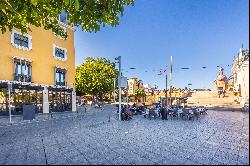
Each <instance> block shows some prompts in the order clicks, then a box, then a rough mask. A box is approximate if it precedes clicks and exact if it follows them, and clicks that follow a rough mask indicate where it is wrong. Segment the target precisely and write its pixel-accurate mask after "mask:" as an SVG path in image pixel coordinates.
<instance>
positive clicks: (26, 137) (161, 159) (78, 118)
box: [0, 106, 249, 165]
mask: <svg viewBox="0 0 250 166" xmlns="http://www.w3.org/2000/svg"><path fill="white" fill-rule="evenodd" d="M104 108H105V109H104V110H98V109H92V110H90V111H89V112H86V113H80V114H79V113H78V114H74V113H72V114H68V115H69V116H68V117H66V118H61V119H60V118H59V114H58V118H59V119H50V120H46V121H43V120H40V121H38V122H35V121H32V122H31V123H26V122H25V123H23V124H20V123H19V124H18V123H16V124H17V125H2V126H1V127H0V142H1V144H0V155H1V158H0V164H2V165H7V164H26V165H27V164H29V165H30V164H42V165H45V164H67V165H68V164H72V165H74V164H95V165H96V164H119V165H121V164H145V165H152V164H163V165H165V164H168V165H186V164H187V165H189V164H192V165H200V164H205V165H207V164H210V165H219V164H224V165H232V164H240V165H248V164H249V131H248V129H249V127H248V126H249V114H248V113H243V112H230V111H228V112H226V111H223V112H219V111H212V110H209V111H208V115H202V116H201V117H200V119H198V120H194V121H192V120H191V121H187V120H186V121H185V120H164V121H163V120H160V119H154V120H153V119H152V120H149V119H145V118H144V117H143V116H140V115H137V116H134V117H133V119H132V120H131V121H118V120H117V114H116V111H114V108H113V107H112V106H105V107H104ZM109 114H110V115H111V119H110V122H109V121H108V120H109V119H108V115H109Z"/></svg>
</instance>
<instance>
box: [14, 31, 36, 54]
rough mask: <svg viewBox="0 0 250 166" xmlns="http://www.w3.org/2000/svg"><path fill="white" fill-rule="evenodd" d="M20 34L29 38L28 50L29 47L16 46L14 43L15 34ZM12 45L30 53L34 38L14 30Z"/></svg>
mask: <svg viewBox="0 0 250 166" xmlns="http://www.w3.org/2000/svg"><path fill="white" fill-rule="evenodd" d="M15 33H16V34H19V35H22V36H25V37H27V38H28V48H27V47H24V46H19V45H17V44H15V42H14V39H15V38H14V34H15ZM10 37H11V40H10V41H11V44H12V45H13V46H14V47H16V48H19V49H23V50H26V51H30V50H32V36H31V35H28V34H22V33H21V32H18V31H17V30H15V29H13V30H12V32H11V36H10Z"/></svg>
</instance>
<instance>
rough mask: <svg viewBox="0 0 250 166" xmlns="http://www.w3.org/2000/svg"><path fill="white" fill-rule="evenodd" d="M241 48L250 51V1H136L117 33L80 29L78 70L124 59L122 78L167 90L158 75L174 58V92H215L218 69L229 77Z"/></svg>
mask: <svg viewBox="0 0 250 166" xmlns="http://www.w3.org/2000/svg"><path fill="white" fill-rule="evenodd" d="M242 43H243V44H244V48H249V1H248V0H135V5H134V6H133V7H126V8H125V12H124V16H123V17H121V20H120V25H119V26H117V27H104V28H102V29H101V31H99V32H97V33H86V32H82V31H81V28H77V30H76V33H75V50H76V65H79V64H81V63H82V62H83V61H84V59H85V58H86V57H88V56H93V57H106V58H108V59H110V60H112V61H113V60H114V58H115V57H117V56H121V57H122V69H123V75H125V76H127V77H138V78H139V79H141V80H142V81H143V82H144V83H149V84H151V85H154V84H157V85H158V86H159V88H160V89H164V88H165V76H163V75H162V76H159V75H158V73H159V71H160V69H163V68H165V66H166V65H168V66H169V65H170V56H172V57H173V85H174V86H175V87H178V88H184V87H185V86H187V87H190V88H204V87H205V88H213V80H214V79H215V77H216V75H217V73H218V68H217V67H216V66H217V65H222V66H224V67H225V71H226V75H227V76H229V75H230V67H229V66H228V65H231V64H232V60H233V57H234V56H235V55H237V53H238V51H239V48H240V47H241V45H242ZM203 66H206V67H207V68H206V69H203V68H202V67H203ZM130 67H135V68H136V69H135V70H130V69H129V68H130ZM182 67H189V68H190V69H189V70H182V69H181V68H182ZM146 71H147V72H146ZM189 83H191V84H192V85H191V86H188V84H189Z"/></svg>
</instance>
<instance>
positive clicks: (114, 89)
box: [113, 78, 115, 103]
mask: <svg viewBox="0 0 250 166" xmlns="http://www.w3.org/2000/svg"><path fill="white" fill-rule="evenodd" d="M113 79H114V103H115V78H113Z"/></svg>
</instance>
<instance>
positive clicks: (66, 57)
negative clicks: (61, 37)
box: [53, 44, 67, 61]
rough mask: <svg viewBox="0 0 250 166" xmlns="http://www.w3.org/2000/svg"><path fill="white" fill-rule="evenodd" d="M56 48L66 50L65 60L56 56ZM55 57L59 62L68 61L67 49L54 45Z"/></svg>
mask: <svg viewBox="0 0 250 166" xmlns="http://www.w3.org/2000/svg"><path fill="white" fill-rule="evenodd" d="M56 48H59V49H62V50H64V52H65V56H64V58H61V57H57V56H56ZM53 56H54V58H55V59H58V60H61V61H66V60H67V49H66V48H63V47H60V46H57V45H56V44H53Z"/></svg>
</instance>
